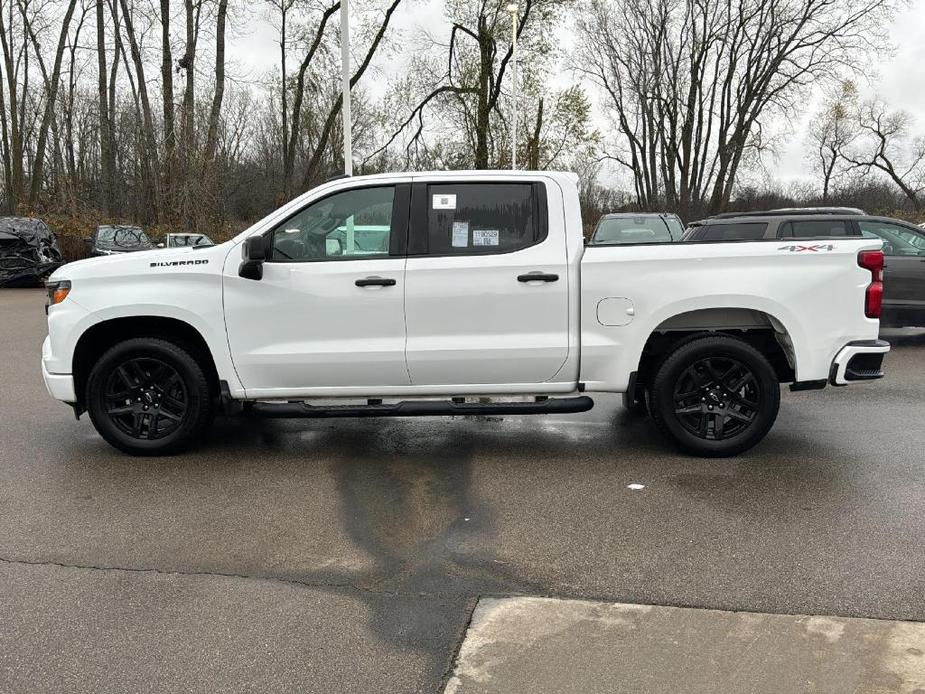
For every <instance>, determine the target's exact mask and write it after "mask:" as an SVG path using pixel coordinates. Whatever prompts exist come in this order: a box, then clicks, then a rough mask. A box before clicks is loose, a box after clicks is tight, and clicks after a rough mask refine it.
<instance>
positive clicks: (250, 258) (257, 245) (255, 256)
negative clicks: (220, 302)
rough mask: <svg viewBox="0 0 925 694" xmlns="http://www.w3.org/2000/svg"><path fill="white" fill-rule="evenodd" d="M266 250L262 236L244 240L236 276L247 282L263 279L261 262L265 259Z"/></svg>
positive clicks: (265, 242)
mask: <svg viewBox="0 0 925 694" xmlns="http://www.w3.org/2000/svg"><path fill="white" fill-rule="evenodd" d="M267 250H268V248H267V241H266V239H265V238H264V237H263V236H251V237H250V238H248V239H247V240H245V241H244V246H243V247H242V250H241V256H242V258H243V260H242V262H241V264H240V265H239V266H238V276H239V277H243V278H244V279H247V280H260V279H263V262H264V261H265V260H266V259H267Z"/></svg>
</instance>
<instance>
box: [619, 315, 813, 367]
mask: <svg viewBox="0 0 925 694" xmlns="http://www.w3.org/2000/svg"><path fill="white" fill-rule="evenodd" d="M711 334H724V335H729V336H730V337H734V338H736V339H739V340H742V341H743V342H745V343H747V344H749V345H751V346H752V347H754V348H755V349H757V350H758V351H759V352H761V353H762V354H763V355H764V356H765V357H766V358H767V359H768V361H769V362H770V363H771V366H772V367H773V368H774V371H775V373H776V374H777V377H778V379H779V380H780V382H781V383H791V382H793V381H795V380H796V365H797V349H796V346H795V343H794V337H793V334H792V333H791V331H790V329H789V328H788V326H787V325H786V324H785V322H784V321H782V320H781V319H780V318H779V317H777V316H775V315H773V314H771V313H769V312H767V311H765V310H762V309H757V308H754V307H750V306H747V305H744V306H735V305H733V306H722V307H715V306H714V307H709V308H696V309H692V310H685V311H680V312H678V313H674V314H672V315H670V316H668V317H665V318H663V319H662V320H660V322H658V324H657V325H655V327H654V328H653V329H652V330H651V331H650V332H649V334H648V337H647V339H646V342H645V345H644V346H643V348H642V351H641V353H640V356H639V362H638V365H637V369H636V378H635V380H634V383H637V384H639V385H645V384H646V382H647V379H648V378H649V377H650V376H651V374H652V373H653V372H654V370H655V369H657V368H658V365H659V364H660V363H661V361H662V360H663V359H664V358H665V357H666V356H667V355H668V354H670V353H671V352H673V351H674V350H676V349H677V348H678V347H679V346H680V345H682V344H684V343H685V342H689V341H690V340H693V339H697V338H698V337H702V336H704V335H711Z"/></svg>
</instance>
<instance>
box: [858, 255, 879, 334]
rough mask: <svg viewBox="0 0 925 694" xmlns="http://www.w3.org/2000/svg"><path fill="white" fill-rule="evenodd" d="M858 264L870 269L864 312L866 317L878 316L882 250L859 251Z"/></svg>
mask: <svg viewBox="0 0 925 694" xmlns="http://www.w3.org/2000/svg"><path fill="white" fill-rule="evenodd" d="M858 265H860V266H861V267H862V268H864V269H865V270H870V277H871V281H870V284H869V285H868V287H867V293H866V294H865V295H864V314H865V315H866V316H867V317H868V318H880V310H881V308H882V306H883V251H861V252H860V253H858Z"/></svg>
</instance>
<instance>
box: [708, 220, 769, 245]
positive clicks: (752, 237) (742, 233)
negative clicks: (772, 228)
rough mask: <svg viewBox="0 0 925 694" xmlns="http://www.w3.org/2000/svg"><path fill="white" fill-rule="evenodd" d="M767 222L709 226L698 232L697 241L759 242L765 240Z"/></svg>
mask: <svg viewBox="0 0 925 694" xmlns="http://www.w3.org/2000/svg"><path fill="white" fill-rule="evenodd" d="M767 229H768V224H767V222H738V223H733V224H707V225H704V226H703V227H701V230H700V231H699V232H696V234H695V239H696V240H697V241H757V240H759V239H762V238H764V233H765V232H766V231H767Z"/></svg>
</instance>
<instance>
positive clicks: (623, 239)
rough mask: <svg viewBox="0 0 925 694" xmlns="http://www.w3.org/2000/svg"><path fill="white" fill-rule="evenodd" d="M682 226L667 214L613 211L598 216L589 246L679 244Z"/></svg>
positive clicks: (676, 218) (677, 219)
mask: <svg viewBox="0 0 925 694" xmlns="http://www.w3.org/2000/svg"><path fill="white" fill-rule="evenodd" d="M683 235H684V224H682V223H681V218H680V217H678V215H676V214H670V213H667V212H654V213H653V212H615V213H612V214H605V215H604V216H603V217H601V218H600V219H599V220H598V222H597V226H596V227H594V233H592V234H591V240H590V241H589V242H588V243H589V245H591V246H612V245H615V244H621V243H669V242H671V241H680V240H681V237H682V236H683Z"/></svg>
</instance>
